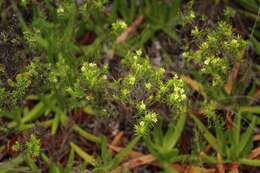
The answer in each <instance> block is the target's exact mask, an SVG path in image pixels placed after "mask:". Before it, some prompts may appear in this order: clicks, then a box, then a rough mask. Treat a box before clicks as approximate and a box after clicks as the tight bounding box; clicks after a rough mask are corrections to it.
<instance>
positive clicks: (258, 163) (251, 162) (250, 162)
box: [238, 159, 260, 167]
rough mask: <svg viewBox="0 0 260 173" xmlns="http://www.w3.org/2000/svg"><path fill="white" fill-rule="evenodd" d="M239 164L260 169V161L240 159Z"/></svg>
mask: <svg viewBox="0 0 260 173" xmlns="http://www.w3.org/2000/svg"><path fill="white" fill-rule="evenodd" d="M238 162H239V163H240V164H243V165H248V166H256V167H260V160H250V159H240V160H239V161H238Z"/></svg>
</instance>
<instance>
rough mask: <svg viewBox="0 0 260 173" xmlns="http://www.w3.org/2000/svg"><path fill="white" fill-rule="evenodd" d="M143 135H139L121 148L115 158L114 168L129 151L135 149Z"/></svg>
mask: <svg viewBox="0 0 260 173" xmlns="http://www.w3.org/2000/svg"><path fill="white" fill-rule="evenodd" d="M140 138H141V137H140V136H137V137H135V138H134V139H133V140H132V141H131V142H130V143H129V144H128V145H127V146H126V147H125V148H124V149H123V150H121V151H120V152H119V153H118V154H117V155H116V156H115V158H114V161H113V162H114V163H113V166H112V167H113V168H114V167H116V166H117V165H118V164H119V163H120V162H121V161H122V160H123V159H124V158H125V157H126V156H127V155H128V153H129V152H130V151H131V150H132V149H133V147H134V146H135V145H136V144H137V142H138V141H139V139H140Z"/></svg>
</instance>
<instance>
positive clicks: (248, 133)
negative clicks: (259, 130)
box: [237, 116, 256, 155]
mask: <svg viewBox="0 0 260 173" xmlns="http://www.w3.org/2000/svg"><path fill="white" fill-rule="evenodd" d="M255 125H256V116H253V118H252V122H251V124H250V125H249V127H248V128H247V129H246V131H245V133H244V134H243V135H242V136H241V141H240V145H239V147H238V150H237V155H239V154H240V153H241V152H242V151H243V150H244V148H245V147H246V145H247V143H248V142H249V141H250V140H251V138H252V134H253V131H254V128H255Z"/></svg>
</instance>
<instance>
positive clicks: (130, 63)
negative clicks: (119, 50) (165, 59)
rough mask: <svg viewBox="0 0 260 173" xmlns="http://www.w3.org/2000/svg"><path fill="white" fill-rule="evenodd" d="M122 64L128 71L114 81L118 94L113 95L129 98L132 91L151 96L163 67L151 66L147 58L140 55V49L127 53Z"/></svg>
mask: <svg viewBox="0 0 260 173" xmlns="http://www.w3.org/2000/svg"><path fill="white" fill-rule="evenodd" d="M122 64H123V65H124V67H125V68H126V69H127V71H128V73H127V74H126V75H124V76H123V77H122V79H120V80H119V81H117V82H116V83H115V84H116V86H115V88H119V92H118V93H119V96H115V97H119V98H121V99H129V96H131V93H132V92H135V93H137V92H141V93H143V92H146V94H147V95H150V96H151V95H152V94H151V93H153V92H155V91H156V88H157V86H158V84H159V82H160V81H161V78H162V76H163V75H164V72H165V70H164V69H163V68H159V69H156V68H155V67H153V66H152V65H151V63H150V62H149V59H148V58H147V57H143V56H142V51H141V50H137V51H136V52H135V53H129V54H128V55H127V56H126V57H125V58H124V59H123V60H122Z"/></svg>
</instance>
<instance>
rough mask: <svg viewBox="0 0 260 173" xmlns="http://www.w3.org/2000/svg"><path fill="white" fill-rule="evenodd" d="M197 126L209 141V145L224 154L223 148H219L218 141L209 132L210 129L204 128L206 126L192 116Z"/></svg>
mask: <svg viewBox="0 0 260 173" xmlns="http://www.w3.org/2000/svg"><path fill="white" fill-rule="evenodd" d="M191 117H192V119H193V120H194V122H195V123H196V125H197V126H198V128H199V130H200V131H201V133H202V134H203V136H204V137H205V139H206V140H207V141H208V143H209V144H210V145H211V146H212V147H213V148H214V149H215V150H216V151H217V152H218V153H221V154H223V152H222V151H221V148H220V146H219V142H218V140H217V139H216V138H215V137H214V136H213V135H212V134H211V133H210V132H209V131H208V129H207V128H206V127H205V126H204V124H203V123H202V122H201V121H200V120H199V119H198V118H197V117H195V116H194V115H192V116H191Z"/></svg>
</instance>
